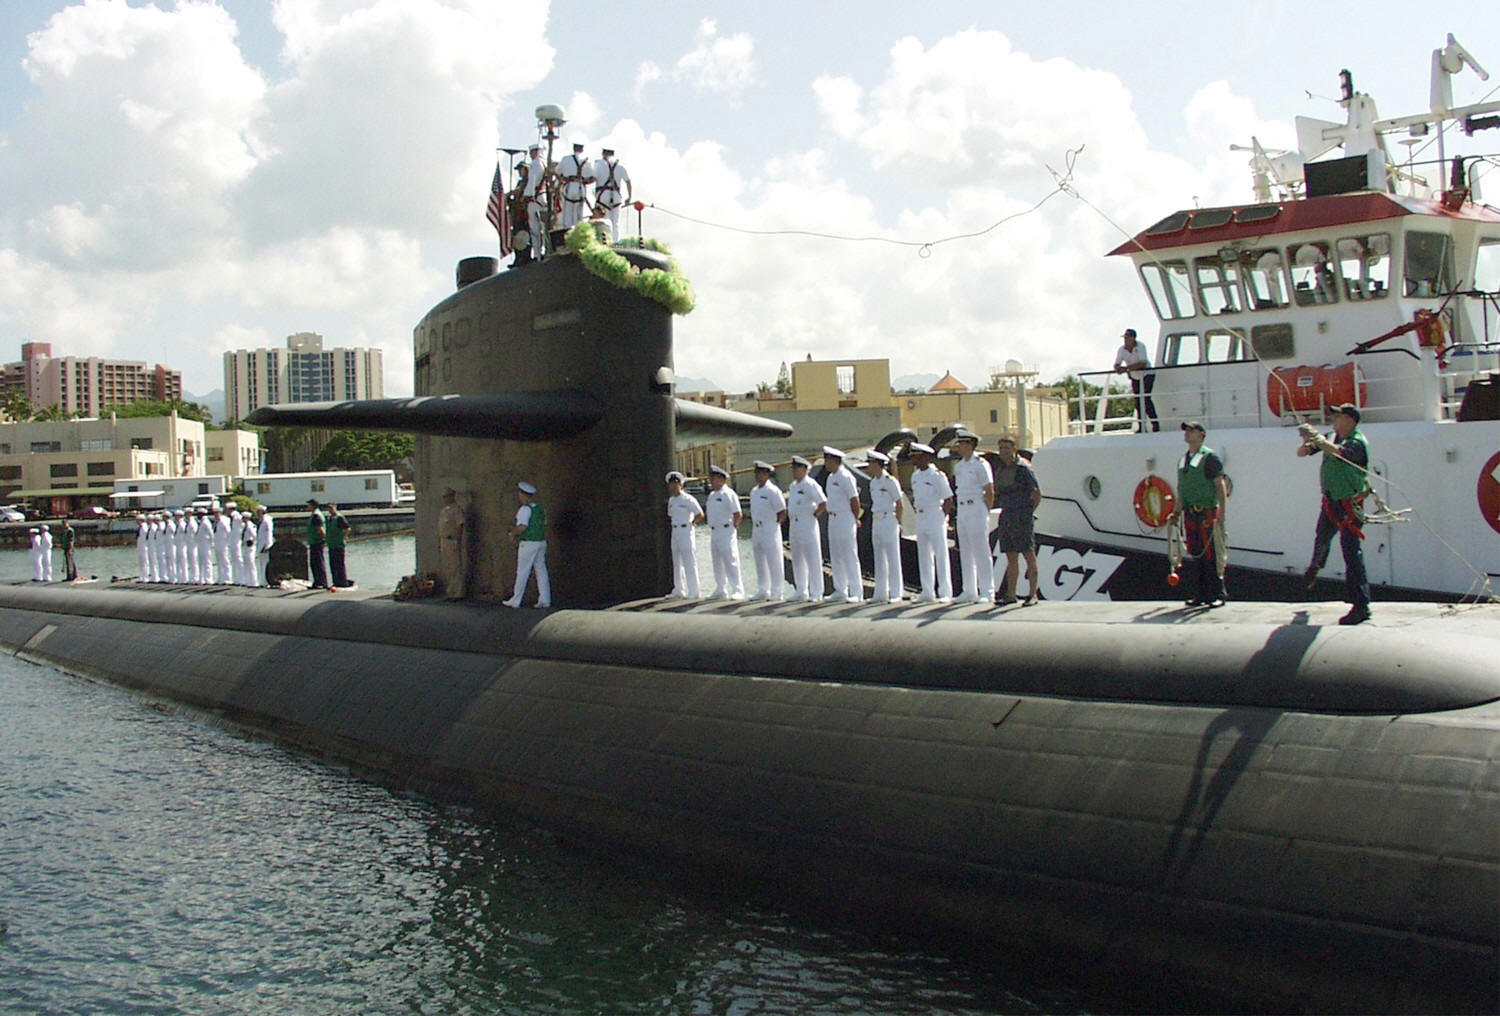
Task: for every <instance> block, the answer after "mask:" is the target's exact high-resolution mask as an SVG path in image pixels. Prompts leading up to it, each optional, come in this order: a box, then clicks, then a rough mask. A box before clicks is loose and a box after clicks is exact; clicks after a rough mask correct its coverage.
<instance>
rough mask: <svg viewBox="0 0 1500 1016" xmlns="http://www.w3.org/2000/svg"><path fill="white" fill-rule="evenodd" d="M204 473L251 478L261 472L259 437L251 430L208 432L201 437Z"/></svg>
mask: <svg viewBox="0 0 1500 1016" xmlns="http://www.w3.org/2000/svg"><path fill="white" fill-rule="evenodd" d="M203 453H204V472H207V473H222V474H223V475H225V476H251V475H254V474H256V473H259V472H262V469H261V462H260V435H258V434H256V433H255V431H253V430H210V431H208V432H206V433H205V434H204V435H203Z"/></svg>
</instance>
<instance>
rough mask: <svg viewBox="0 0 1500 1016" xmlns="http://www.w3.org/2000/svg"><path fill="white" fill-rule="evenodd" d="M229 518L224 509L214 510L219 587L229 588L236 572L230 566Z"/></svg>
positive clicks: (215, 552)
mask: <svg viewBox="0 0 1500 1016" xmlns="http://www.w3.org/2000/svg"><path fill="white" fill-rule="evenodd" d="M229 536H230V533H229V517H228V516H227V515H225V514H224V509H222V508H215V509H214V560H215V561H216V562H217V564H218V569H219V585H221V586H227V585H230V584H231V583H232V582H234V572H233V570H232V569H231V568H230V566H229V545H230V539H229Z"/></svg>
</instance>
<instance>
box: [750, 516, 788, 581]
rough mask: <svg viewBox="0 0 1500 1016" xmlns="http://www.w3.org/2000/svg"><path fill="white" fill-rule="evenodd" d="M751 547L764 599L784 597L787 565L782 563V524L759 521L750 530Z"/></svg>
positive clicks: (756, 575) (756, 579)
mask: <svg viewBox="0 0 1500 1016" xmlns="http://www.w3.org/2000/svg"><path fill="white" fill-rule="evenodd" d="M750 549H751V550H752V551H753V552H754V553H755V581H756V585H757V588H758V589H759V590H760V598H761V599H763V600H780V599H782V598H783V590H782V587H783V585H784V584H785V579H784V578H783V576H784V575H785V574H786V569H785V566H784V565H783V564H782V563H781V561H782V559H781V526H780V524H778V523H776V522H757V523H755V525H754V528H752V529H751V531H750Z"/></svg>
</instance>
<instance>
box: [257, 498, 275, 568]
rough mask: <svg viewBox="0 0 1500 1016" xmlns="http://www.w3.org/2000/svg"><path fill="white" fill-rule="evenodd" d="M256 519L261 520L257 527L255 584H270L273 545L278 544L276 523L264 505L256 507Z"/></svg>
mask: <svg viewBox="0 0 1500 1016" xmlns="http://www.w3.org/2000/svg"><path fill="white" fill-rule="evenodd" d="M255 517H256V518H258V519H259V520H260V524H259V525H257V526H256V527H255V582H256V585H259V584H260V583H262V582H265V583H267V584H269V583H270V579H269V578H267V577H266V576H267V575H268V574H269V569H270V565H271V544H273V543H275V542H276V522H275V520H273V519H272V518H271V513H270V512H268V511H266V509H265V506H264V505H259V506H257V507H256V509H255Z"/></svg>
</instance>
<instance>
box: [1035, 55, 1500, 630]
mask: <svg viewBox="0 0 1500 1016" xmlns="http://www.w3.org/2000/svg"><path fill="white" fill-rule="evenodd" d="M1465 65H1468V66H1469V67H1471V68H1473V69H1474V70H1475V71H1476V73H1478V74H1479V75H1480V76H1481V77H1487V75H1485V73H1484V71H1483V69H1482V68H1480V67H1479V66H1478V64H1477V63H1475V61H1474V59H1473V57H1471V56H1470V55H1469V54H1468V53H1467V52H1466V51H1465V50H1464V49H1463V47H1462V46H1461V45H1460V44H1459V43H1458V42H1457V41H1456V40H1455V39H1454V38H1453V36H1452V35H1449V36H1448V42H1447V45H1446V46H1444V47H1443V48H1442V49H1439V50H1435V51H1434V52H1433V55H1432V96H1431V103H1430V110H1429V111H1428V112H1424V113H1418V114H1416V115H1414V116H1403V117H1397V118H1394V119H1380V118H1379V117H1378V115H1377V113H1376V109H1375V103H1374V101H1373V100H1372V99H1371V98H1370V97H1369V96H1368V95H1366V94H1363V93H1361V92H1357V91H1355V90H1354V86H1353V81H1352V78H1351V76H1350V73H1349V72H1348V71H1344V72H1342V73H1341V75H1340V79H1341V85H1342V99H1341V105H1342V106H1343V107H1344V108H1345V110H1346V111H1347V121H1346V122H1345V123H1343V124H1337V123H1331V122H1325V121H1319V120H1313V119H1310V118H1306V117H1298V118H1297V135H1298V142H1299V151H1298V152H1294V153H1271V152H1267V151H1265V150H1264V149H1263V148H1261V146H1260V145H1259V144H1258V143H1256V144H1255V145H1254V146H1253V151H1254V157H1253V159H1252V162H1251V166H1252V169H1253V173H1254V181H1255V191H1256V193H1255V201H1254V202H1253V203H1250V204H1244V205H1231V206H1227V207H1219V208H1191V209H1185V210H1179V211H1174V212H1173V213H1172V214H1170V215H1168V216H1166V217H1165V218H1163V219H1161V220H1160V221H1159V222H1157V223H1155V224H1154V225H1152V226H1149V227H1148V228H1146V229H1145V230H1143V231H1141V232H1140V233H1138V234H1136V235H1135V236H1133V237H1131V238H1130V239H1129V240H1128V241H1126V242H1125V243H1122V244H1121V245H1120V246H1119V247H1117V248H1115V249H1114V250H1113V251H1111V252H1110V254H1111V255H1118V256H1122V257H1128V258H1129V259H1130V260H1131V262H1132V264H1133V265H1134V266H1135V269H1136V271H1137V273H1138V275H1139V277H1140V281H1141V284H1142V285H1143V286H1144V287H1145V290H1146V293H1147V295H1148V297H1149V298H1150V301H1151V305H1152V308H1153V310H1154V311H1155V312H1156V316H1157V318H1158V320H1159V321H1160V328H1159V332H1158V335H1157V340H1156V346H1155V350H1154V352H1153V355H1152V357H1151V360H1152V363H1153V365H1154V367H1153V373H1154V390H1152V391H1151V392H1150V395H1151V397H1152V399H1153V401H1154V407H1151V408H1154V410H1155V413H1156V417H1157V420H1158V421H1159V425H1160V430H1159V431H1156V430H1154V429H1152V428H1151V427H1150V426H1149V425H1148V426H1144V427H1143V426H1142V424H1141V422H1140V421H1143V420H1148V419H1149V414H1148V413H1147V412H1146V411H1145V410H1146V409H1147V407H1145V406H1144V405H1132V407H1131V408H1132V409H1133V410H1134V411H1133V412H1129V413H1126V412H1124V411H1123V406H1122V405H1121V403H1122V402H1131V401H1132V399H1131V397H1130V396H1129V395H1128V394H1127V395H1126V396H1125V397H1124V398H1123V399H1121V397H1120V395H1119V393H1118V392H1117V391H1115V392H1112V391H1111V385H1110V383H1109V382H1110V379H1111V378H1116V377H1118V375H1114V374H1110V373H1108V372H1099V373H1097V374H1084V375H1082V380H1083V381H1085V382H1088V383H1089V384H1088V385H1086V386H1081V387H1084V388H1085V389H1086V390H1087V389H1089V388H1090V387H1092V386H1098V389H1100V390H1101V391H1099V392H1098V393H1096V394H1092V395H1087V396H1085V395H1083V394H1080V395H1079V397H1078V406H1077V412H1076V414H1075V416H1076V420H1075V423H1074V424H1073V428H1074V430H1073V433H1071V434H1069V435H1067V436H1063V437H1059V438H1055V439H1053V440H1052V441H1050V442H1048V443H1047V444H1046V445H1045V446H1043V447H1042V448H1040V449H1039V450H1038V451H1037V454H1036V456H1035V460H1034V465H1035V468H1036V471H1037V475H1038V477H1039V478H1040V480H1041V483H1042V487H1043V490H1044V493H1045V499H1044V501H1043V502H1042V504H1041V506H1040V507H1039V509H1038V513H1037V533H1038V555H1039V559H1040V563H1041V573H1042V590H1041V591H1042V594H1043V595H1044V596H1046V597H1050V598H1053V599H1162V598H1167V597H1170V596H1171V594H1172V590H1171V588H1170V586H1169V584H1168V576H1169V572H1170V567H1169V564H1168V558H1169V551H1170V550H1171V548H1172V545H1173V542H1174V541H1173V539H1172V537H1173V533H1172V529H1171V526H1170V524H1169V520H1170V518H1171V513H1172V507H1173V497H1174V488H1175V486H1176V468H1177V463H1178V461H1179V459H1180V458H1181V456H1182V454H1183V451H1184V445H1183V442H1182V436H1181V433H1180V429H1179V428H1180V426H1181V425H1182V424H1183V423H1186V422H1188V421H1201V422H1202V424H1203V425H1204V426H1205V427H1206V428H1207V432H1208V441H1209V444H1210V445H1211V446H1212V447H1213V448H1214V449H1215V451H1217V452H1218V453H1219V455H1220V457H1221V458H1222V459H1223V462H1224V468H1225V471H1226V472H1227V473H1228V474H1229V475H1230V477H1231V479H1232V481H1233V495H1232V497H1231V500H1230V502H1229V504H1230V510H1229V512H1228V516H1229V520H1230V521H1229V528H1228V531H1227V533H1226V534H1225V535H1226V536H1227V540H1226V541H1225V542H1226V543H1227V549H1228V554H1227V559H1228V563H1229V567H1228V575H1227V582H1228V587H1229V590H1230V594H1231V595H1232V596H1234V597H1236V598H1241V599H1269V600H1278V599H1279V600H1286V599H1300V598H1303V597H1306V596H1308V595H1309V590H1308V589H1307V588H1306V586H1305V584H1304V580H1303V573H1304V570H1305V569H1306V567H1307V564H1308V558H1309V552H1310V550H1311V544H1312V534H1313V527H1314V522H1315V521H1316V519H1317V513H1318V512H1319V510H1320V501H1319V497H1320V495H1319V491H1318V478H1317V466H1316V464H1315V460H1307V459H1302V460H1299V459H1298V458H1297V457H1296V450H1297V446H1298V444H1299V443H1300V442H1301V440H1302V438H1301V437H1300V436H1299V434H1298V430H1297V428H1298V425H1299V424H1311V425H1314V426H1316V427H1318V428H1319V429H1320V430H1322V431H1323V432H1326V431H1327V429H1328V428H1327V423H1328V416H1329V414H1330V412H1331V411H1332V410H1333V409H1335V408H1336V407H1337V406H1339V405H1341V404H1346V403H1353V404H1354V405H1355V406H1357V407H1358V409H1359V411H1360V414H1361V416H1362V422H1361V424H1360V427H1361V430H1362V431H1363V432H1364V433H1365V435H1366V436H1367V437H1368V439H1369V441H1370V445H1371V448H1372V470H1371V472H1372V475H1371V476H1370V481H1371V487H1372V492H1371V495H1370V497H1369V499H1368V501H1367V503H1366V506H1365V508H1366V512H1367V519H1366V526H1365V529H1364V532H1365V534H1366V539H1367V542H1366V544H1365V559H1366V562H1367V567H1368V569H1369V578H1370V582H1371V584H1372V586H1374V587H1376V598H1377V599H1422V600H1434V599H1435V600H1450V601H1451V600H1460V599H1464V598H1472V597H1478V598H1485V599H1488V598H1492V597H1493V589H1492V587H1491V581H1492V580H1493V579H1494V578H1495V577H1497V576H1500V208H1496V207H1495V206H1492V205H1488V204H1484V203H1482V202H1481V200H1480V198H1479V183H1480V179H1479V177H1480V174H1481V172H1482V171H1484V170H1488V169H1491V168H1492V167H1493V162H1487V161H1485V160H1483V159H1470V160H1467V161H1466V160H1465V159H1464V158H1463V157H1454V158H1447V157H1446V156H1445V155H1444V152H1443V142H1442V137H1443V134H1442V132H1443V129H1444V127H1445V126H1446V125H1449V124H1451V123H1456V124H1458V125H1459V126H1460V127H1461V128H1462V130H1463V131H1464V132H1465V134H1470V135H1472V134H1473V133H1474V132H1475V131H1477V130H1481V129H1484V128H1492V127H1495V126H1500V116H1496V115H1495V113H1496V111H1500V102H1487V103H1483V104H1479V105H1471V106H1466V107H1458V108H1455V107H1454V106H1453V101H1452V84H1451V79H1452V77H1453V75H1455V74H1457V73H1459V72H1460V71H1462V69H1463V67H1464V66H1465ZM1434 128H1435V130H1436V132H1437V144H1438V152H1439V156H1438V160H1437V162H1436V163H1435V164H1432V163H1424V164H1421V165H1413V164H1411V163H1401V162H1399V161H1397V160H1394V159H1393V158H1392V156H1391V152H1390V149H1389V148H1388V147H1387V144H1386V139H1387V137H1388V136H1390V135H1392V134H1395V133H1398V132H1399V133H1401V134H1402V135H1408V134H1409V135H1411V136H1414V137H1423V136H1427V134H1428V132H1429V130H1431V129H1434ZM1336 147H1341V148H1342V149H1343V154H1342V156H1341V157H1336V158H1327V159H1321V160H1319V161H1314V160H1318V159H1319V157H1320V156H1323V155H1325V154H1326V153H1328V152H1331V151H1332V150H1333V149H1334V148H1336ZM1142 387H1144V386H1142ZM1144 401H1145V398H1144V396H1141V397H1140V402H1141V403H1144ZM1111 406H1114V407H1115V411H1114V412H1111V409H1110V407H1111ZM1310 463H1311V464H1310ZM1341 579H1342V563H1341V562H1340V561H1339V560H1338V559H1337V555H1334V559H1333V560H1332V561H1331V562H1330V565H1329V567H1328V569H1327V570H1325V571H1324V572H1323V578H1322V579H1321V580H1320V582H1319V583H1318V588H1317V589H1316V590H1314V591H1313V592H1312V593H1311V595H1313V596H1315V597H1318V598H1322V597H1324V596H1327V595H1336V590H1337V589H1338V588H1339V586H1340V581H1341Z"/></svg>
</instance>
